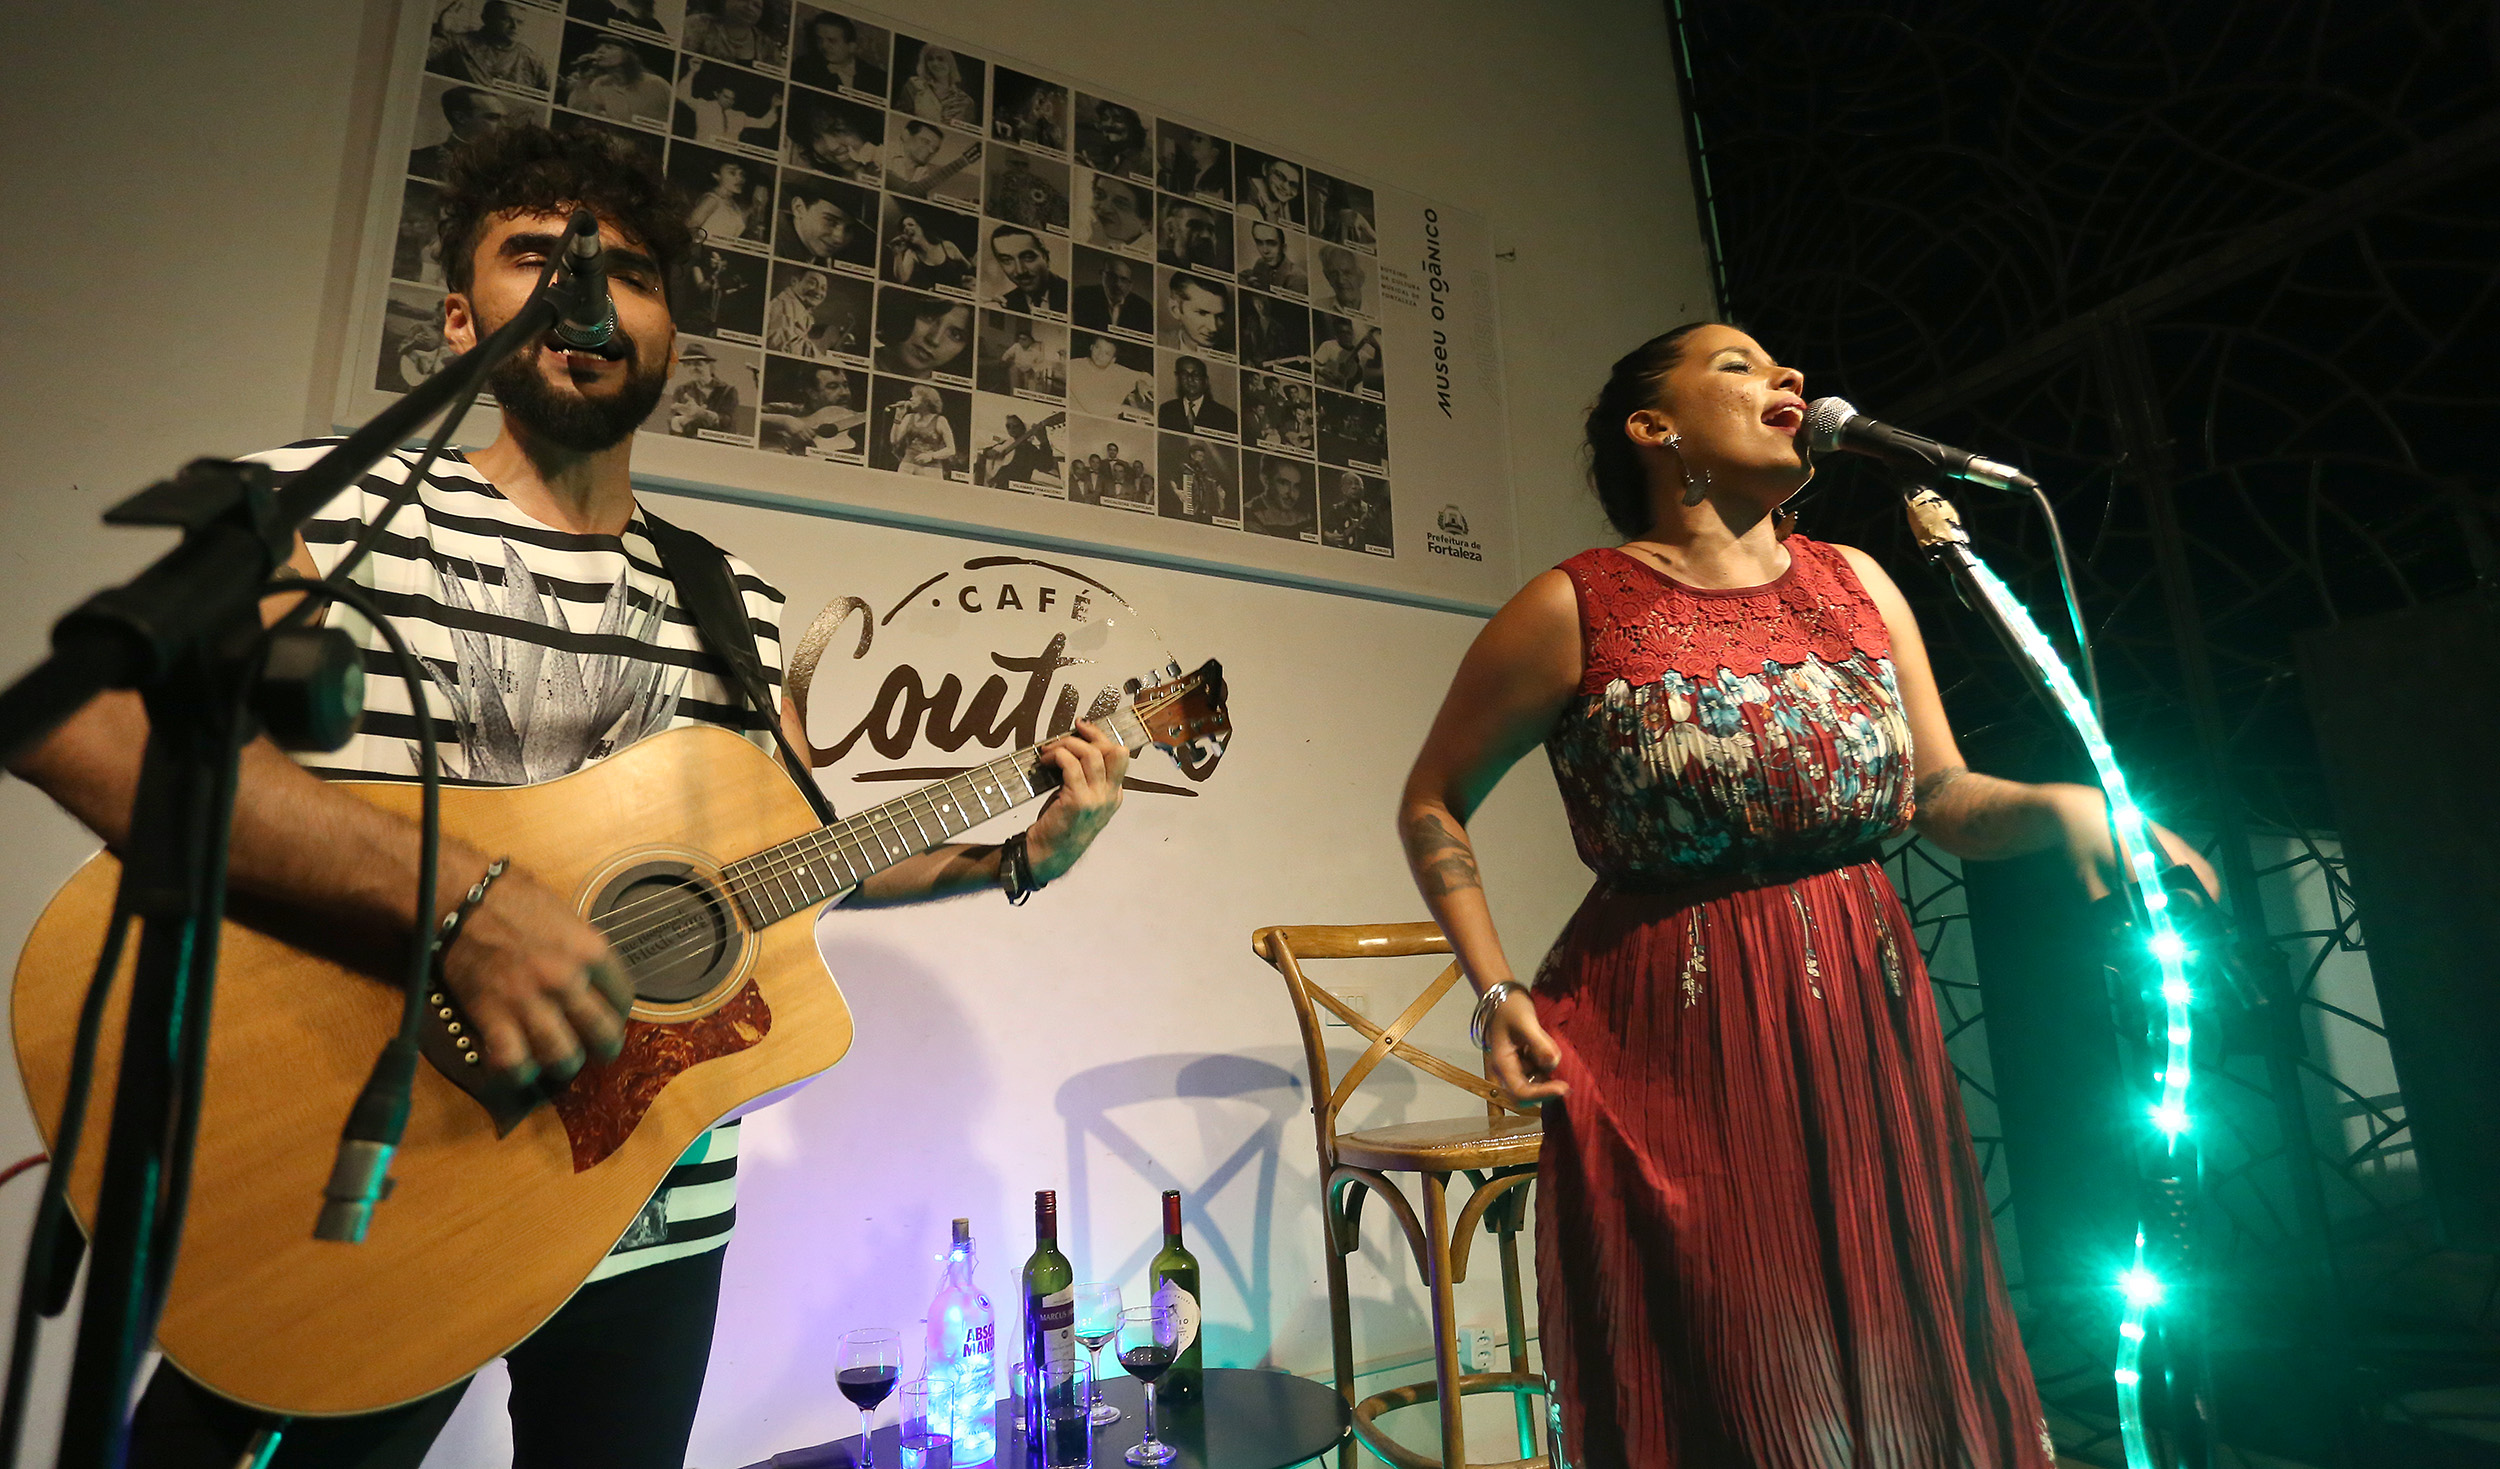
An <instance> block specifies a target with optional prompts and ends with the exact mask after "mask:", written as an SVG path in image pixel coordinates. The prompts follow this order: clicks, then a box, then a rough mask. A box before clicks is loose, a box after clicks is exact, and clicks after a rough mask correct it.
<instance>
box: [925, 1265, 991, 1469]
mask: <svg viewBox="0 0 2500 1469" xmlns="http://www.w3.org/2000/svg"><path fill="white" fill-rule="evenodd" d="M978 1260H979V1256H978V1255H977V1254H976V1253H975V1252H974V1250H973V1247H972V1221H971V1220H969V1219H958V1220H956V1221H955V1238H954V1242H953V1244H952V1245H950V1246H949V1247H948V1249H947V1251H946V1278H945V1279H943V1280H941V1281H940V1282H938V1290H937V1298H936V1299H934V1300H932V1301H931V1302H930V1303H929V1332H928V1338H927V1341H926V1343H925V1345H926V1348H927V1351H928V1356H927V1358H926V1361H927V1364H928V1377H929V1418H930V1420H931V1426H932V1427H939V1426H940V1425H941V1424H942V1425H943V1426H942V1427H939V1431H941V1432H943V1433H945V1434H946V1435H947V1436H948V1437H950V1438H952V1439H953V1440H954V1462H955V1463H956V1464H958V1465H974V1464H986V1463H988V1462H990V1460H991V1459H993V1458H995V1457H996V1456H997V1446H996V1436H995V1434H994V1432H993V1430H992V1415H993V1414H994V1413H995V1412H996V1409H997V1393H996V1390H995V1389H994V1387H993V1386H992V1382H993V1378H992V1373H991V1363H992V1361H993V1359H994V1358H995V1356H996V1351H997V1339H998V1326H997V1322H998V1317H997V1314H996V1313H995V1312H993V1311H992V1310H991V1309H990V1298H989V1297H988V1296H985V1295H983V1294H981V1287H980V1286H979V1285H978V1284H976V1283H974V1281H973V1278H972V1272H973V1268H974V1266H975V1265H976V1264H977V1263H978Z"/></svg>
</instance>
